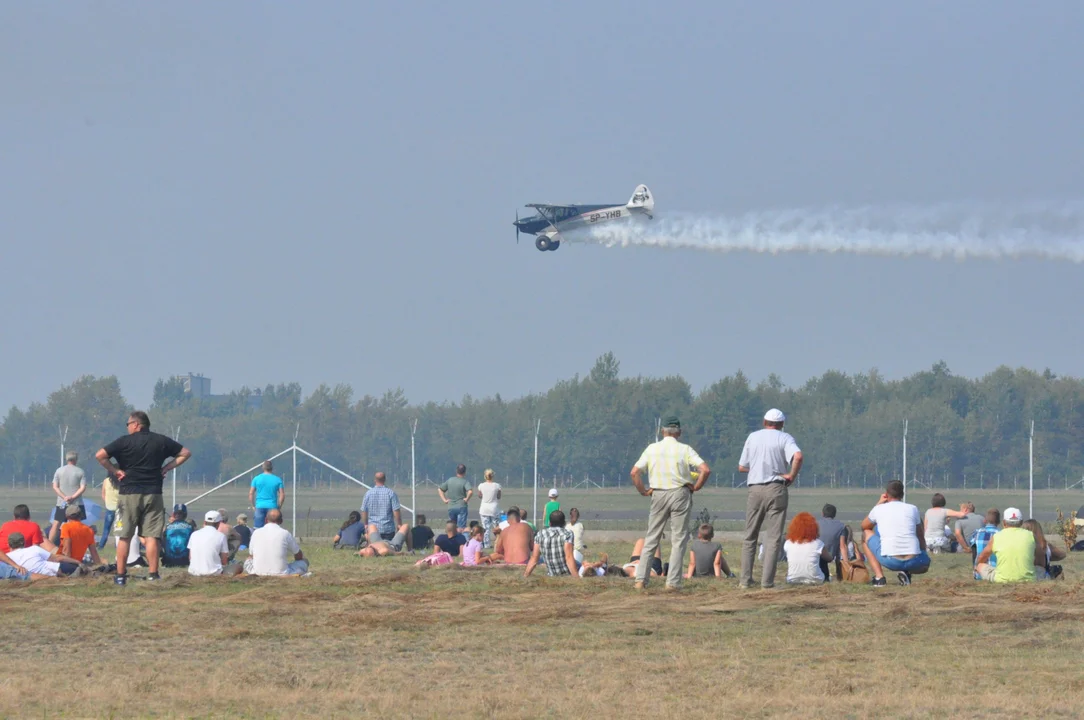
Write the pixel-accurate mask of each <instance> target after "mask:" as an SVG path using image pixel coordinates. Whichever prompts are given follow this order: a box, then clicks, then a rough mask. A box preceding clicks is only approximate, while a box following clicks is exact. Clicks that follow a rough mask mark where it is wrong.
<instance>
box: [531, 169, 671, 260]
mask: <svg viewBox="0 0 1084 720" xmlns="http://www.w3.org/2000/svg"><path fill="white" fill-rule="evenodd" d="M525 207H529V208H534V209H535V210H537V211H538V214H537V215H532V216H531V217H527V218H523V219H522V220H521V219H520V217H519V213H518V212H517V213H516V222H515V225H516V242H519V234H520V233H521V232H525V233H529V234H531V235H536V236H537V237H536V238H535V241H534V246H535V247H536V248H538V249H539V250H541V251H542V252H546V251H547V250H556V249H557V248H559V247H561V241H562V240H565V239H567V238H566V237H565V236H564V235H563V233H568V232H570V231H573V230H581V229H583V228H590V227H593V226H595V225H598V224H599V223H606V222H612V221H614V220H627V219H629V218H633V217H639V216H646V217H648V218H651V217H652V214H651V213H652V212H653V211H654V210H655V197H654V196H653V195H652V194H651V191H650V190H648V189H647V185H637V186H636V190H634V191H633V193H632V197H631V198H629V201H628V202H627V203H625V204H624V205H547V204H545V203H529V204H527V205H526V206H525Z"/></svg>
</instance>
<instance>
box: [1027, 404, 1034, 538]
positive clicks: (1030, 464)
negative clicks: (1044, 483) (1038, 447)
mask: <svg viewBox="0 0 1084 720" xmlns="http://www.w3.org/2000/svg"><path fill="white" fill-rule="evenodd" d="M1034 506H1035V421H1034V420H1032V421H1031V435H1029V436H1028V517H1029V518H1033V517H1035V512H1034Z"/></svg>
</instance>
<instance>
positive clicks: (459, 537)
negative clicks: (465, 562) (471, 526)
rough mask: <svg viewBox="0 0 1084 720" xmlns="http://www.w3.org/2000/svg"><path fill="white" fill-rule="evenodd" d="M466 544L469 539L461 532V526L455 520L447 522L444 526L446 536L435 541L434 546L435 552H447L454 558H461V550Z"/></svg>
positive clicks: (441, 536)
mask: <svg viewBox="0 0 1084 720" xmlns="http://www.w3.org/2000/svg"><path fill="white" fill-rule="evenodd" d="M466 544H467V539H466V538H465V537H463V534H462V533H460V532H459V526H458V525H457V524H456V522H455V521H454V520H449V521H448V522H446V523H445V524H444V534H443V535H440V536H438V537H437V539H436V540H434V541H433V545H435V546H436V547H435V548H434V549H435V550H439V551H441V552H446V553H448V554H449V555H451V556H452V557H459V555H460V552H459V549H460V548H462V547H463V546H464V545H466Z"/></svg>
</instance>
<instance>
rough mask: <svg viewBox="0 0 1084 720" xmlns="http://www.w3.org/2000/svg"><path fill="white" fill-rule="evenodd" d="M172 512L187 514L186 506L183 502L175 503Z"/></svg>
mask: <svg viewBox="0 0 1084 720" xmlns="http://www.w3.org/2000/svg"><path fill="white" fill-rule="evenodd" d="M173 514H174V515H187V514H188V506H187V505H185V504H184V503H177V504H176V505H174V506H173Z"/></svg>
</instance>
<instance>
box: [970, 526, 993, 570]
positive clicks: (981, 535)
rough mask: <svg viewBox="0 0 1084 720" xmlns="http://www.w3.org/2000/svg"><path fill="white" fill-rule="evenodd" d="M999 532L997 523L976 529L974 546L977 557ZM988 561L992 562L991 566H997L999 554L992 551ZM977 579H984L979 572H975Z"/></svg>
mask: <svg viewBox="0 0 1084 720" xmlns="http://www.w3.org/2000/svg"><path fill="white" fill-rule="evenodd" d="M997 532H998V531H997V525H986V526H985V527H982V528H980V529H979V530H976V531H975V541H974V542H973V543H972V546H973V547H974V548H975V557H976V558H978V556H979V555H981V554H982V551H983V550H984V549H986V546H987V545H989V544H990V541H991V540H993V539H994V535H997ZM987 562H988V563H989V564H990V567H997V556H996V555H994V554H993V553H991V554H990V559H989V560H988V561H987ZM975 579H976V580H982V578H981V577H979V574H978V573H975Z"/></svg>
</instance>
